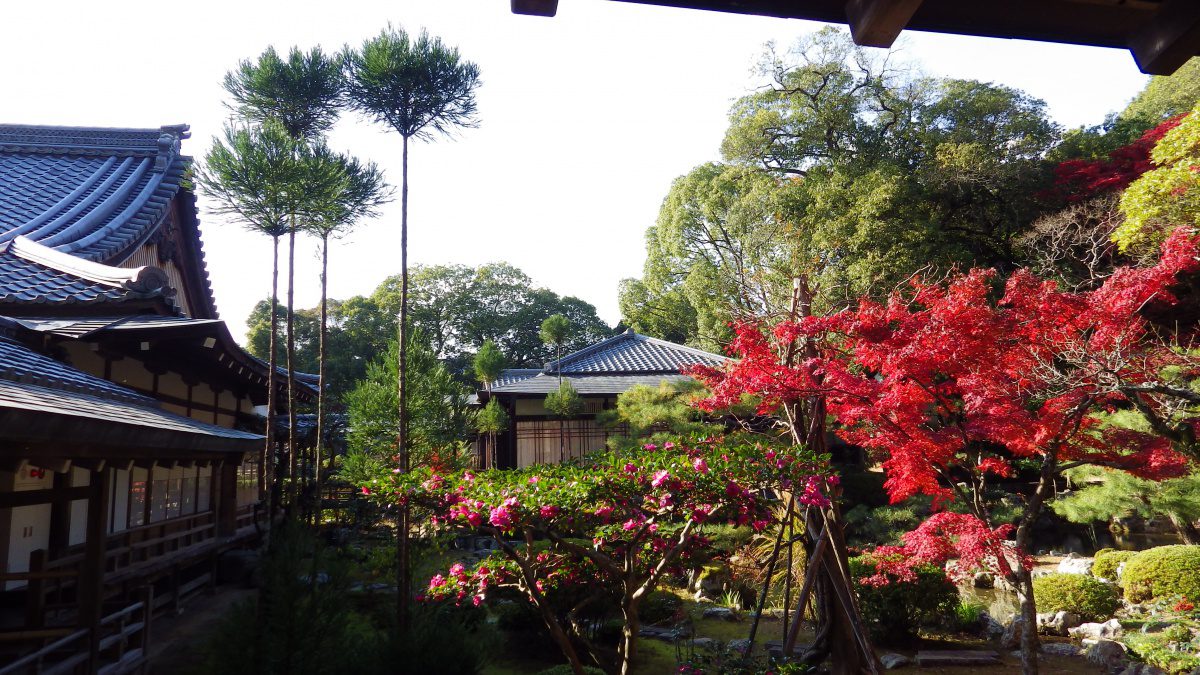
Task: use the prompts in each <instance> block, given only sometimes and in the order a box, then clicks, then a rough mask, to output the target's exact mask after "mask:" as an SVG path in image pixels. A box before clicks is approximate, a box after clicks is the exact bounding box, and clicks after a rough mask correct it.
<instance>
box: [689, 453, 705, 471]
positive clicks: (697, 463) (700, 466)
mask: <svg viewBox="0 0 1200 675" xmlns="http://www.w3.org/2000/svg"><path fill="white" fill-rule="evenodd" d="M692 468H693V469H695V470H696V471H697V472H699V473H708V462H706V461H704V458H703V457H697V458H696V459H694V460H692Z"/></svg>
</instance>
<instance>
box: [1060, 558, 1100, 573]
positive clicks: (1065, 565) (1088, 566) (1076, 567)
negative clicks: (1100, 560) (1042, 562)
mask: <svg viewBox="0 0 1200 675" xmlns="http://www.w3.org/2000/svg"><path fill="white" fill-rule="evenodd" d="M1071 555H1076V557H1074V558H1067V559H1065V560H1063V561H1062V562H1060V563H1058V573H1059V574H1091V572H1092V563H1094V562H1095V560H1094V559H1092V558H1080V557H1078V556H1077V554H1074V553H1072V554H1071Z"/></svg>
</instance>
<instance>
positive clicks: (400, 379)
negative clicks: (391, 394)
mask: <svg viewBox="0 0 1200 675" xmlns="http://www.w3.org/2000/svg"><path fill="white" fill-rule="evenodd" d="M403 139H404V149H403V153H402V158H403V159H402V164H401V167H402V170H401V181H400V185H401V187H400V316H399V322H400V327H399V330H398V339H399V340H400V345H399V348H398V350H397V351H398V352H399V359H400V361H399V363H398V364H397V365H396V369H397V378H396V396H397V408H398V410H397V420H396V453H397V455H398V457H399V460H400V461H399V463H400V467H399V468H400V472H401V473H408V471H409V469H410V466H409V457H408V399H407V391H406V390H405V382H406V378H407V376H408V136H404V137H403ZM408 517H409V510H408V505H407V504H403V505H401V506H400V522H399V523H398V525H399V528H398V533H397V537H396V538H397V543H396V614H397V620H398V622H399V625H400V630H401V632H406V631H407V630H408V595H409V591H410V590H411V587H412V580H411V579H410V577H411V574H412V571H411V569H410V564H409V551H408V528H409V523H408Z"/></svg>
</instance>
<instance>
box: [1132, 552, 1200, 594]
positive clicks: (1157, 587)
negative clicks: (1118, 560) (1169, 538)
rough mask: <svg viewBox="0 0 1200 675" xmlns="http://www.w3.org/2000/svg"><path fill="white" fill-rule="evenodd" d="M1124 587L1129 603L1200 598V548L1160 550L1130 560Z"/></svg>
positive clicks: (1144, 553)
mask: <svg viewBox="0 0 1200 675" xmlns="http://www.w3.org/2000/svg"><path fill="white" fill-rule="evenodd" d="M1121 585H1122V586H1124V587H1125V597H1126V599H1128V600H1129V601H1130V602H1145V601H1147V600H1154V599H1156V598H1173V597H1176V596H1184V597H1187V598H1188V599H1192V598H1200V546H1185V545H1182V544H1181V545H1177V546H1159V547H1158V548H1152V549H1148V550H1145V551H1142V552H1141V553H1138V554H1137V555H1135V556H1133V557H1132V558H1130V559H1129V562H1127V563H1125V570H1124V571H1123V572H1122V573H1121Z"/></svg>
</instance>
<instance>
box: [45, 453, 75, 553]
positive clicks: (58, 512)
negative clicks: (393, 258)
mask: <svg viewBox="0 0 1200 675" xmlns="http://www.w3.org/2000/svg"><path fill="white" fill-rule="evenodd" d="M69 487H71V469H67V470H66V472H64V473H57V472H55V474H54V489H55V490H56V491H57V490H64V489H66V488H69ZM49 536H50V541H49V542H48V545H47V547H48V549H49V551H48V553H49V558H50V559H51V560H53V559H55V558H61V557H62V556H63V554H64V553H65V552H66V550H67V548H68V547H69V546H70V545H71V502H70V501H69V500H65V499H56V500H54V501H53V502H51V504H50V535H49Z"/></svg>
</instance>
